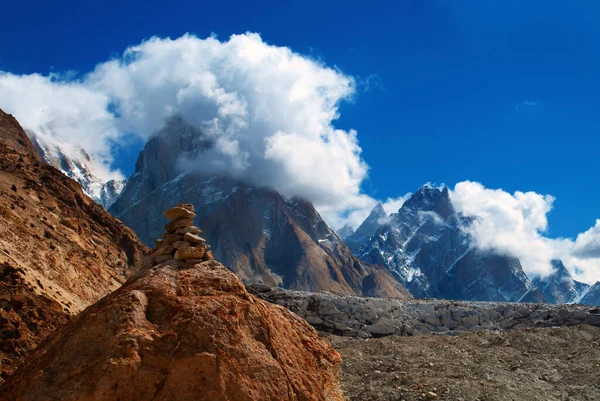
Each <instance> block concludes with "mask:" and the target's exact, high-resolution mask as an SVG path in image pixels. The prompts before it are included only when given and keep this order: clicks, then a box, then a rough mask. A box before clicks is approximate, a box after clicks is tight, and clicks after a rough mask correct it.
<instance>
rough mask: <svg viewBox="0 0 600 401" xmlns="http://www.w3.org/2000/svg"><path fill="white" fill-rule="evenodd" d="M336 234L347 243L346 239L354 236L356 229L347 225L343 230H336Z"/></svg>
mask: <svg viewBox="0 0 600 401" xmlns="http://www.w3.org/2000/svg"><path fill="white" fill-rule="evenodd" d="M335 232H336V233H337V235H339V236H340V238H341V239H342V240H344V241H345V240H346V238H348V237H349V236H351V235H352V234H354V229H353V228H352V226H351V225H349V224H345V225H344V226H343V227H342V228H340V229H337V230H335Z"/></svg>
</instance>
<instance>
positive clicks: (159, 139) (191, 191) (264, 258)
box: [110, 119, 408, 297]
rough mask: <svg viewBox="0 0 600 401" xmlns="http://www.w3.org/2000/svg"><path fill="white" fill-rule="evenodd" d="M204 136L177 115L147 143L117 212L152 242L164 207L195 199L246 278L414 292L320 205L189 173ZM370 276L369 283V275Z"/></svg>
mask: <svg viewBox="0 0 600 401" xmlns="http://www.w3.org/2000/svg"><path fill="white" fill-rule="evenodd" d="M202 141H205V140H204V137H203V135H202V133H201V132H200V131H199V130H197V129H195V128H193V127H191V126H189V125H188V124H186V123H185V122H184V121H183V120H179V119H177V120H172V121H170V122H168V123H167V124H166V126H165V128H164V129H163V130H162V131H161V132H160V133H158V134H157V135H156V136H155V137H154V138H152V139H151V140H150V141H148V143H147V144H146V146H145V148H144V150H143V151H142V152H141V153H140V156H139V158H138V163H137V167H136V171H135V173H134V174H133V175H132V176H131V178H130V179H129V181H128V184H127V186H126V188H125V190H124V191H123V193H122V195H121V196H120V197H119V199H118V200H117V201H116V202H115V203H114V204H113V205H112V207H111V208H110V211H111V213H113V214H114V215H115V216H117V217H118V218H119V219H121V220H122V221H124V222H125V223H126V224H127V225H129V226H130V227H132V228H133V229H134V230H135V231H136V233H138V235H139V236H140V238H141V239H142V240H143V241H144V242H146V243H147V244H150V243H153V242H154V239H155V238H156V237H157V236H160V233H161V232H162V227H163V225H164V224H165V222H166V221H165V217H163V215H162V213H161V210H164V209H166V208H168V207H169V205H171V204H172V203H173V202H182V201H183V200H184V199H187V200H189V202H190V203H192V204H193V205H194V208H195V213H196V214H197V220H198V223H199V224H200V226H202V227H203V228H204V230H205V234H204V236H205V238H206V240H207V243H208V244H210V245H211V246H212V250H213V252H214V255H215V257H216V258H217V259H219V260H221V261H223V263H225V264H226V265H227V266H228V267H229V268H230V269H231V270H233V271H234V272H235V273H236V274H237V275H238V276H239V277H240V278H241V279H242V280H243V281H244V282H258V283H265V284H269V285H273V286H283V287H285V288H293V289H302V290H310V291H332V292H338V293H344V294H363V293H369V294H376V295H380V296H395V297H406V296H408V294H407V292H406V290H405V289H404V288H403V287H402V285H401V284H400V283H399V282H398V281H397V280H396V279H394V277H393V276H392V275H391V274H390V273H388V272H387V271H386V270H385V269H384V268H382V267H376V266H370V265H367V264H366V263H362V262H360V261H359V260H358V259H357V258H356V257H355V256H354V255H352V252H351V251H350V249H348V247H347V246H346V245H345V244H344V243H343V242H342V240H341V239H340V237H339V236H338V235H337V234H336V233H335V232H334V231H333V230H331V228H330V227H329V226H328V225H327V223H326V222H325V221H324V220H323V219H322V218H321V216H320V215H319V213H318V212H317V210H316V209H315V208H314V206H313V205H312V203H310V202H309V201H307V200H305V199H301V198H297V197H296V198H291V199H287V198H285V197H284V196H282V195H281V194H279V193H278V192H277V191H276V190H274V189H272V188H266V187H257V186H253V185H249V184H247V183H244V182H239V181H236V180H234V179H231V178H230V177H225V176H219V175H214V174H211V173H209V172H203V171H201V170H202V164H201V159H198V163H196V165H195V169H194V171H182V170H180V169H179V168H180V167H181V166H180V165H179V164H178V163H177V160H178V158H179V157H182V156H185V155H186V154H194V152H196V151H201V149H200V148H198V146H205V145H206V146H208V143H207V142H206V141H205V142H202ZM371 274H374V276H371V277H370V279H369V280H370V281H367V282H364V283H363V281H364V280H365V278H366V277H368V276H370V275H371Z"/></svg>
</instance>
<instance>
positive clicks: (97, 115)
mask: <svg viewBox="0 0 600 401" xmlns="http://www.w3.org/2000/svg"><path fill="white" fill-rule="evenodd" d="M379 81H380V80H379V79H378V78H377V77H376V76H374V75H373V76H369V77H368V78H367V80H366V86H367V87H369V86H373V85H377V83H378V82H379ZM356 88H357V80H356V79H355V78H354V77H351V76H348V75H345V74H343V73H342V72H340V71H339V70H338V69H336V68H332V67H328V66H327V65H325V64H324V63H322V62H321V61H315V60H314V59H313V58H311V57H307V56H304V55H301V54H298V53H295V52H293V51H292V50H291V49H289V48H287V47H281V46H274V45H270V44H268V43H266V42H265V41H264V40H263V39H262V38H261V37H260V35H258V34H256V33H245V34H241V35H232V36H231V37H230V38H228V39H227V40H223V41H220V40H218V39H217V38H216V37H215V36H211V37H208V38H204V39H203V38H199V37H196V36H194V35H191V34H186V35H183V36H181V37H179V38H177V39H170V38H159V37H153V38H150V39H148V40H146V41H144V42H142V43H140V44H137V45H134V46H131V47H129V48H127V49H125V51H124V52H123V54H122V55H121V56H117V57H114V58H112V59H110V60H107V61H105V62H102V63H99V64H98V65H97V66H96V67H95V69H94V70H93V71H91V72H88V73H84V74H81V75H76V74H74V73H72V72H66V73H62V72H56V71H52V72H51V73H50V74H48V75H45V76H44V75H40V74H31V75H15V74H11V73H9V72H0V107H3V108H5V109H6V110H7V111H8V112H10V113H13V114H15V115H16V116H17V118H18V119H19V120H20V121H21V122H22V124H23V125H24V126H25V128H26V129H28V130H29V131H32V132H36V133H40V134H42V135H44V137H45V138H46V139H48V140H50V141H56V142H60V143H69V144H72V145H73V146H74V147H79V148H82V149H85V150H86V151H87V152H88V153H89V154H90V155H91V156H92V157H93V158H94V160H97V161H98V163H99V165H100V166H103V169H104V170H106V171H103V175H105V176H106V175H109V171H108V170H110V166H111V165H112V164H113V161H114V160H113V153H112V151H113V150H114V148H115V147H119V146H121V145H122V144H123V141H124V138H125V137H126V136H127V135H131V134H132V133H133V134H134V135H136V136H137V137H139V138H141V139H143V140H147V139H148V138H150V137H151V136H152V135H154V134H155V133H156V132H157V131H159V130H160V129H161V128H162V127H163V125H164V123H165V120H168V119H172V118H181V119H182V120H183V121H185V122H186V123H189V124H191V125H193V126H194V127H196V128H198V129H199V130H201V131H202V133H203V135H205V136H206V138H207V140H209V141H210V142H211V143H212V144H213V146H211V147H210V149H206V151H205V152H204V153H203V154H202V157H201V158H199V159H197V160H188V161H187V163H186V164H185V165H186V166H187V168H190V169H210V170H211V171H212V172H214V173H223V174H228V175H233V176H235V177H236V178H238V179H242V180H245V181H248V182H250V183H253V184H259V185H265V186H271V187H273V188H275V189H277V190H278V191H280V192H281V193H283V194H284V195H286V196H301V197H303V198H306V199H308V200H310V201H311V202H313V203H314V204H315V206H316V207H317V208H318V210H319V212H320V213H321V214H322V215H323V216H324V218H326V219H327V221H328V222H329V223H330V224H332V225H341V224H342V223H344V222H345V221H346V220H347V217H348V216H353V217H356V216H360V215H361V214H363V213H365V212H366V213H368V211H369V210H370V208H371V207H372V206H373V205H374V203H375V202H376V200H375V199H373V198H371V197H370V196H367V195H365V194H364V193H362V192H361V190H360V186H361V183H362V182H363V181H364V180H365V178H366V177H367V172H368V166H367V164H366V162H365V161H364V160H363V159H362V156H361V152H362V150H361V148H360V146H359V144H358V139H357V132H356V131H354V130H342V129H338V128H336V127H335V126H334V122H335V120H337V119H338V118H339V105H340V103H341V102H343V101H350V100H352V98H353V97H354V96H355V94H356V92H357V89H356ZM117 174H118V173H117ZM388 202H392V203H394V204H395V205H394V206H397V205H398V204H399V200H398V199H396V200H388Z"/></svg>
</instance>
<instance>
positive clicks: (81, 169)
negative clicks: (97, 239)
mask: <svg viewBox="0 0 600 401" xmlns="http://www.w3.org/2000/svg"><path fill="white" fill-rule="evenodd" d="M28 135H29V137H30V139H31V141H32V143H33V146H34V148H35V150H36V152H37V153H38V155H39V156H40V158H41V159H42V160H43V161H44V162H45V163H47V164H49V165H51V166H53V167H55V168H56V169H58V170H60V171H62V173H63V174H65V175H66V176H67V177H69V178H72V179H74V180H75V181H77V182H78V183H79V185H81V189H82V190H83V192H85V194H86V195H88V196H89V197H90V198H92V199H93V200H94V201H96V202H98V203H99V204H101V205H102V206H103V207H104V208H105V209H108V207H110V206H111V205H112V204H113V203H114V201H115V200H116V199H117V197H118V196H119V194H120V193H121V191H122V190H123V188H124V186H125V180H114V179H113V180H106V179H103V178H101V177H100V175H99V174H98V170H97V165H95V162H94V160H93V159H92V158H91V157H90V155H89V154H88V153H87V152H86V151H85V150H83V149H81V148H75V149H71V151H67V150H66V149H65V148H64V146H62V145H60V144H58V143H54V142H51V141H48V140H46V139H44V138H43V137H42V136H40V135H37V134H35V133H33V132H29V133H28Z"/></svg>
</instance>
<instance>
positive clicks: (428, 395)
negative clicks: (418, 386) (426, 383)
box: [425, 391, 438, 400]
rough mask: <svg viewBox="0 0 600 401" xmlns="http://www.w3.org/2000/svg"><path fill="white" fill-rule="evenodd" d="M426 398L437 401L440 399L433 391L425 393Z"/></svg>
mask: <svg viewBox="0 0 600 401" xmlns="http://www.w3.org/2000/svg"><path fill="white" fill-rule="evenodd" d="M425 397H427V399H428V400H435V399H436V398H438V395H437V394H436V393H434V392H432V391H428V392H426V393H425Z"/></svg>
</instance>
